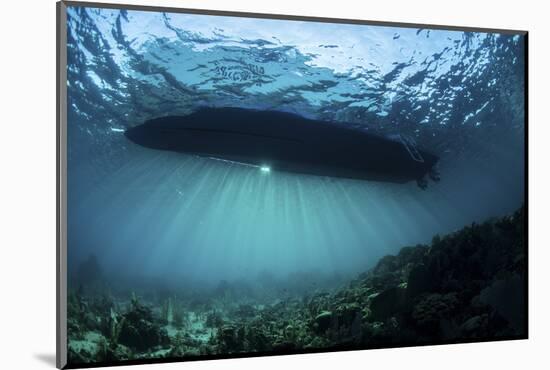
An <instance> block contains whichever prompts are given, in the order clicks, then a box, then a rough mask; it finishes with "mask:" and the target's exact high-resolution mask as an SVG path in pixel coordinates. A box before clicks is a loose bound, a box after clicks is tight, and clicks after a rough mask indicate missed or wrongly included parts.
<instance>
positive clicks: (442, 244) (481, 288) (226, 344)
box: [67, 208, 526, 364]
mask: <svg viewBox="0 0 550 370" xmlns="http://www.w3.org/2000/svg"><path fill="white" fill-rule="evenodd" d="M523 212H524V210H523V208H521V209H520V210H518V211H517V212H515V213H514V214H513V215H511V216H507V217H502V218H499V219H493V220H489V221H487V222H484V223H481V224H472V225H470V226H467V227H465V228H464V229H462V230H459V231H457V232H454V233H452V234H450V235H447V236H444V237H440V236H435V237H434V238H433V240H432V243H431V244H430V245H416V246H409V247H404V248H402V249H401V250H400V251H399V253H398V254H397V255H391V256H385V257H383V258H382V259H380V261H379V262H378V263H377V264H376V266H375V267H374V268H372V269H370V270H369V271H367V272H365V273H363V274H360V275H359V276H358V277H357V278H356V279H354V280H352V281H351V282H349V283H348V284H346V285H345V286H342V287H340V288H339V289H333V290H329V291H320V290H319V289H317V290H316V291H314V292H311V293H309V294H305V295H304V294H288V293H287V294H284V295H282V296H281V295H280V296H279V297H277V296H276V295H272V296H270V297H271V298H269V299H267V298H266V299H263V300H261V301H260V300H257V301H254V300H253V299H251V298H250V295H249V294H248V293H247V292H248V291H249V289H248V287H247V288H242V289H241V290H239V289H238V288H237V287H235V286H233V285H232V284H230V283H229V282H227V281H222V282H220V284H219V285H218V286H217V287H216V288H215V289H213V291H212V292H211V294H210V295H208V296H205V295H195V296H194V295H193V294H188V295H187V296H186V297H179V296H176V295H175V294H171V295H168V296H166V297H164V298H162V299H158V300H154V299H147V300H146V299H144V298H138V296H137V295H135V294H133V293H126V295H125V296H123V295H122V296H121V295H120V294H119V295H118V296H116V297H115V296H113V295H110V294H109V293H101V294H99V293H98V291H97V289H95V288H94V289H88V290H87V289H86V285H81V286H80V287H79V288H78V289H76V290H71V291H70V292H69V299H68V307H67V308H68V336H69V341H68V342H69V361H70V363H71V364H78V363H90V362H105V361H107V362H110V361H121V360H122V361H123V360H129V359H139V358H162V357H178V358H179V357H181V358H187V357H193V356H201V355H220V354H231V353H255V352H262V353H263V352H275V353H288V352H296V351H308V350H317V349H323V348H324V349H331V348H334V349H353V348H373V347H381V346H388V345H409V344H423V343H441V342H457V341H469V340H483V339H499V338H522V337H524V336H525V333H526V327H525V315H526V312H525V311H524V309H525V305H524V303H525V294H526V292H525V273H526V271H525V245H524V235H525V230H524V219H523V218H524V214H523ZM85 267H86V268H84V271H85V272H86V275H85V278H84V279H82V280H81V282H86V281H87V282H89V283H93V286H94V287H97V286H99V285H98V281H97V276H99V275H98V274H97V271H99V267H98V266H97V261H96V260H94V259H92V260H89V261H88V262H87V265H86V266H85Z"/></svg>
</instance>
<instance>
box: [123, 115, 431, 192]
mask: <svg viewBox="0 0 550 370" xmlns="http://www.w3.org/2000/svg"><path fill="white" fill-rule="evenodd" d="M125 136H126V137H127V138H128V139H130V140H131V141H133V142H134V143H136V144H139V145H142V146H145V147H148V148H152V149H159V150H170V151H175V152H182V153H190V154H196V155H200V156H206V157H212V158H217V159H223V160H228V161H234V162H240V163H244V164H249V165H254V166H258V167H261V168H264V169H269V170H275V171H288V172H296V173H304V174H311V175H319V176H333V177H344V178H353V179H362V180H372V181H384V182H395V183H405V182H408V181H414V180H415V181H417V182H418V183H419V185H420V186H421V187H425V185H426V176H427V175H429V176H430V177H431V178H432V179H434V180H437V179H438V177H437V174H436V172H435V169H434V166H435V164H436V163H437V161H438V157H437V156H435V155H433V154H431V153H428V152H425V151H422V150H418V149H416V147H415V146H414V145H413V144H412V143H411V142H410V141H407V140H404V139H403V138H401V139H399V140H390V139H387V138H384V137H381V136H378V135H373V134H369V133H366V132H364V131H362V130H358V129H351V128H348V127H346V126H345V124H343V123H329V122H324V121H318V120H311V119H307V118H304V117H301V116H299V115H296V114H292V113H285V112H278V111H261V110H250V109H243V108H202V109H200V110H198V111H196V112H194V113H192V114H190V115H188V116H169V117H161V118H156V119H152V120H149V121H147V122H145V123H144V124H142V125H139V126H136V127H133V128H131V129H128V130H126V132H125Z"/></svg>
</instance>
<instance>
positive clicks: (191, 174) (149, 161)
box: [68, 7, 524, 285]
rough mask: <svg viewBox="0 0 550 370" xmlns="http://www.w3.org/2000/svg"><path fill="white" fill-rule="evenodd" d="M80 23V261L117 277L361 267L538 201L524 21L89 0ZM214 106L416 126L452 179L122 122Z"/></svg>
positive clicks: (73, 233) (390, 131) (75, 240)
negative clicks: (264, 165)
mask: <svg viewBox="0 0 550 370" xmlns="http://www.w3.org/2000/svg"><path fill="white" fill-rule="evenodd" d="M214 19H215V20H214ZM68 29H69V31H68V44H69V49H68V50H69V56H68V58H69V64H68V93H69V122H68V130H69V138H68V148H69V167H68V187H69V189H68V191H69V203H68V204H69V205H68V206H69V220H68V222H69V229H68V240H69V270H70V272H71V273H74V271H76V268H77V266H78V265H79V263H81V262H82V261H85V260H86V258H88V256H89V255H91V254H93V255H95V256H96V257H97V258H98V260H99V262H100V264H101V266H102V269H103V270H104V272H105V274H107V275H108V276H110V277H111V281H112V282H113V283H116V282H117V278H116V277H117V276H118V277H120V279H121V281H122V276H124V277H125V278H129V277H134V281H138V280H139V279H142V278H145V279H149V278H151V279H153V278H154V279H160V280H162V281H164V283H165V284H178V283H183V282H184V283H185V284H198V285H200V284H202V283H208V284H217V283H218V282H219V281H220V280H228V281H235V280H245V281H250V282H254V281H256V280H257V279H258V277H259V276H263V275H265V274H268V275H273V276H276V277H279V278H281V279H286V278H287V277H289V276H297V275H299V274H304V273H308V274H313V275H317V276H319V279H321V276H324V277H327V276H328V277H335V276H339V277H342V276H347V277H352V276H354V275H356V274H357V273H359V272H361V271H364V270H366V269H368V268H369V267H372V266H373V265H374V264H375V263H376V262H377V261H378V259H379V258H380V257H382V256H384V255H386V254H389V253H395V252H396V251H398V250H399V249H400V248H401V247H403V246H406V245H414V244H416V243H425V242H428V241H430V240H431V239H432V237H433V236H434V235H435V234H444V233H448V232H451V231H453V230H456V229H459V228H461V227H463V226H464V225H468V224H470V223H471V222H473V221H481V220H485V219H488V218H490V217H495V216H500V215H503V214H506V213H509V212H511V211H513V210H515V209H517V208H518V207H519V206H520V205H521V204H522V202H523V192H524V188H523V171H524V167H523V162H524V157H523V149H524V148H523V141H524V137H523V113H522V112H523V95H522V94H521V93H520V92H521V89H520V88H519V87H520V86H522V85H523V64H522V63H523V60H522V59H521V55H522V54H521V53H522V51H523V42H522V40H521V39H519V38H518V37H517V36H507V35H500V36H498V35H490V34H484V33H471V32H458V31H437V30H418V29H404V28H392V27H374V26H358V25H336V24H318V23H314V22H313V23H308V22H290V21H275V20H254V19H246V20H240V19H236V18H231V17H211V16H210V17H209V16H195V15H183V14H180V15H178V14H162V13H154V12H138V11H118V10H106V9H93V8H79V7H70V8H69V12H68ZM205 105H208V106H241V107H250V108H256V109H262V108H269V109H279V110H285V111H292V112H295V113H298V114H301V115H304V116H307V117H314V118H317V119H322V120H332V121H336V122H342V123H345V124H350V125H354V126H356V127H359V128H362V129H365V130H369V131H370V132H372V133H376V134H380V135H388V136H390V135H395V134H406V135H410V136H412V137H414V138H415V140H416V142H417V143H418V145H419V147H421V148H425V149H426V150H429V151H431V152H434V153H436V154H437V155H439V156H440V157H441V161H440V165H439V171H440V173H441V178H442V180H441V182H440V183H430V184H429V186H428V189H427V190H425V191H423V190H421V189H419V188H418V187H417V186H416V184H414V183H407V184H389V183H377V182H366V181H359V180H346V179H334V178H328V177H315V176H306V175H299V174H290V173H283V172H276V171H271V172H269V173H266V172H262V171H259V170H258V169H257V168H249V167H244V166H239V165H236V164H229V163H225V162H221V161H215V160H211V159H206V158H199V157H195V156H191V155H185V154H178V153H170V152H160V151H155V150H151V149H147V148H143V147H139V146H137V145H135V144H133V143H131V142H129V141H128V140H126V139H125V137H124V135H123V133H124V130H125V129H126V128H129V127H133V126H135V125H138V124H141V123H143V121H144V120H147V119H151V118H155V117H159V116H164V115H175V114H186V113H189V112H192V111H193V110H194V109H196V108H197V107H200V106H205ZM262 274H263V275H262ZM138 278H139V279H138ZM329 280H330V279H329Z"/></svg>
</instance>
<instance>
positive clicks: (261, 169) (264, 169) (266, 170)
mask: <svg viewBox="0 0 550 370" xmlns="http://www.w3.org/2000/svg"><path fill="white" fill-rule="evenodd" d="M260 171H262V172H263V173H269V172H270V171H271V168H269V167H268V166H262V167H260Z"/></svg>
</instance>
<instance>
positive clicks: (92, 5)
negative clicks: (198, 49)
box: [61, 0, 527, 35]
mask: <svg viewBox="0 0 550 370" xmlns="http://www.w3.org/2000/svg"><path fill="white" fill-rule="evenodd" d="M61 2H62V3H64V4H65V5H66V6H84V7H89V8H102V9H125V10H140V11H150V12H168V13H184V14H199V15H215V16H225V17H244V18H260V19H278V20H290V21H303V22H321V23H343V24H357V25H370V26H381V27H401V28H425V29H433V30H444V31H461V32H485V33H502V34H509V35H525V34H527V30H513V29H499V28H482V27H471V26H470V27H469V26H449V25H441V24H425V23H407V22H386V21H374V20H361V19H351V18H328V17H320V16H302V15H290V14H271V13H254V12H244V11H229V10H213V9H192V8H175V7H165V6H152V5H135V4H113V3H101V2H92V1H90V2H87V1H72V0H62V1H61Z"/></svg>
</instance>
